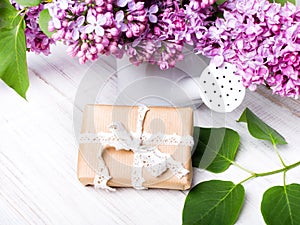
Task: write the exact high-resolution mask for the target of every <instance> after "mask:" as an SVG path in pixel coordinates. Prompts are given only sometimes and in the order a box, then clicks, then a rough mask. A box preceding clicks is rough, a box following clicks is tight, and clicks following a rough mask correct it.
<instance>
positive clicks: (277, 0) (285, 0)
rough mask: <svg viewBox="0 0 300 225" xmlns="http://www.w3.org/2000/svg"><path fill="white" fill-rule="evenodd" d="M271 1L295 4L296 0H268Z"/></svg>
mask: <svg viewBox="0 0 300 225" xmlns="http://www.w3.org/2000/svg"><path fill="white" fill-rule="evenodd" d="M269 1H270V2H271V3H274V2H276V3H279V4H281V5H285V4H286V3H287V2H290V3H293V4H294V5H296V1H295V0H275V1H274V0H269Z"/></svg>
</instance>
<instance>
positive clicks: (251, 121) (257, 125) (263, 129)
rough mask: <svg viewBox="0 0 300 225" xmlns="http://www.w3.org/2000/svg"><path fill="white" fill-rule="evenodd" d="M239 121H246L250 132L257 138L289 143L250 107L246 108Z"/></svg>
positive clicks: (274, 142)
mask: <svg viewBox="0 0 300 225" xmlns="http://www.w3.org/2000/svg"><path fill="white" fill-rule="evenodd" d="M238 122H246V123H247V124H248V130H249V132H250V134H251V135H252V136H253V137H255V138H258V139H262V140H267V141H270V142H272V144H273V145H277V144H287V142H286V140H285V139H284V137H283V136H282V135H281V134H279V133H278V132H277V131H276V130H274V129H273V128H272V127H270V126H269V125H267V124H266V123H265V122H264V121H262V120H261V119H260V118H259V117H258V116H256V115H255V114H254V113H253V112H252V111H251V110H250V109H248V108H246V109H245V110H244V112H243V113H242V115H241V117H240V118H239V120H238Z"/></svg>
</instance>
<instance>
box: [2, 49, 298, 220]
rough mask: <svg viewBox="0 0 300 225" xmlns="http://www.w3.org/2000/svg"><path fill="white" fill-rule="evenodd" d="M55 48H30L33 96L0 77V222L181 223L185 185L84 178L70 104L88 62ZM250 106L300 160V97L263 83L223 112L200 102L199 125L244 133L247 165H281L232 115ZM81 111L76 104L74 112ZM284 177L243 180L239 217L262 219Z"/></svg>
mask: <svg viewBox="0 0 300 225" xmlns="http://www.w3.org/2000/svg"><path fill="white" fill-rule="evenodd" d="M52 51H53V54H52V55H51V56H49V57H45V56H38V55H34V54H29V56H28V63H29V77H30V84H31V85H30V88H29V90H28V93H27V99H28V101H25V100H23V99H21V98H20V97H19V96H17V95H16V94H15V93H14V92H13V91H12V90H11V89H9V88H8V87H6V86H5V85H4V84H3V83H2V82H1V84H0V105H1V106H0V140H1V141H0V224H1V225H4V224H8V225H15V224H16V225H19V224H20V225H23V224H24V225H25V224H49V225H50V224H57V225H67V224H78V225H82V224H84V225H90V224H91V225H97V224H99V225H100V224H101V225H111V224H123V225H125V224H126V225H128V224H136V225H146V224H151V225H152V224H164V225H167V224H170V225H177V224H178V225H179V224H181V212H182V208H183V204H184V199H185V197H186V195H187V192H183V191H174V190H146V191H137V190H134V189H131V188H119V189H118V191H117V192H115V193H107V192H105V191H102V190H94V189H93V188H92V187H84V186H82V185H81V184H80V183H79V181H78V180H77V178H76V163H77V147H78V144H77V142H76V138H75V136H74V131H73V109H74V105H73V104H74V98H75V94H76V91H77V88H78V85H79V84H80V81H81V79H82V77H83V76H84V74H85V73H86V71H88V68H89V66H90V64H87V65H79V64H78V63H77V60H75V59H71V58H69V57H68V56H67V55H66V54H65V48H64V47H62V46H61V45H59V46H57V47H54V48H53V49H52ZM104 60H106V61H107V62H109V61H110V60H111V58H104ZM103 62H104V61H103ZM107 68H109V67H107ZM107 68H106V69H107ZM108 70H109V69H108ZM87 92H88V90H87ZM111 94H112V95H113V94H114V93H113V92H112V93H111ZM87 95H88V93H87ZM245 107H249V108H250V109H252V110H253V111H254V112H255V113H257V115H258V116H260V117H261V118H262V119H263V120H265V121H266V122H267V123H268V124H270V125H271V126H272V127H274V128H275V129H277V130H278V131H279V132H280V133H281V134H282V135H283V136H284V137H286V139H287V141H288V142H289V145H287V146H284V147H280V148H279V149H280V152H281V153H282V156H283V158H284V160H285V161H286V163H288V164H289V163H294V162H296V161H298V160H300V154H299V152H300V138H299V137H300V119H299V117H300V102H299V101H296V100H293V99H287V98H280V97H278V96H272V95H271V94H270V92H269V91H268V90H265V89H264V88H259V90H258V91H257V92H247V95H246V99H245V100H244V102H243V104H242V105H241V106H240V107H239V108H238V109H237V110H235V111H234V112H232V113H227V114H226V115H225V120H224V117H223V116H224V115H222V114H219V113H212V112H211V111H210V110H208V109H207V108H206V107H205V106H201V107H200V108H199V109H198V110H196V111H195V125H201V126H227V127H231V128H233V129H235V130H237V131H238V132H239V133H240V135H241V146H240V149H239V153H238V155H237V161H238V162H239V163H240V164H242V165H244V166H245V167H247V168H249V169H252V170H254V171H256V172H263V171H267V170H270V169H277V168H280V167H281V164H280V162H279V160H278V158H277V156H276V154H275V152H274V150H272V148H271V146H270V144H269V143H267V142H264V141H258V140H255V139H254V138H252V137H251V136H250V135H249V134H248V131H247V129H246V126H245V125H244V124H239V123H236V122H235V120H236V119H238V117H239V115H240V114H241V112H242V111H243V109H244V108H245ZM80 112H81V111H80V108H78V109H77V108H75V113H80ZM247 176H248V175H247V174H246V173H245V172H243V171H241V170H240V169H238V168H236V167H234V166H231V167H230V168H229V169H228V170H227V171H226V172H224V173H222V174H218V175H216V174H211V173H209V172H207V171H204V170H200V169H194V181H193V183H194V184H197V183H199V182H202V181H205V180H210V179H224V180H232V181H235V182H239V181H241V180H242V179H244V178H246V177H247ZM287 181H288V183H292V182H298V183H300V167H299V168H295V169H293V170H291V171H290V172H288V175H287ZM282 183H283V179H282V175H281V174H280V175H273V176H270V177H264V178H258V179H254V180H250V181H249V182H247V183H245V189H246V199H245V205H244V207H243V209H242V213H241V215H240V217H239V220H238V222H237V224H243V225H248V224H249V225H250V224H252V225H253V224H255V225H259V224H264V222H263V219H262V216H261V214H260V201H261V198H262V194H263V192H264V191H265V190H266V189H267V188H268V187H270V186H273V185H282Z"/></svg>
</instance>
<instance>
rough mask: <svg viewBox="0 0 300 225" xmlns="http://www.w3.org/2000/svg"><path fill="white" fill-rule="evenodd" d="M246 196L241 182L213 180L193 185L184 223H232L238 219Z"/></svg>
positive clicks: (183, 217)
mask: <svg viewBox="0 0 300 225" xmlns="http://www.w3.org/2000/svg"><path fill="white" fill-rule="evenodd" d="M244 197H245V190H244V187H243V186H242V185H241V184H237V185H235V184H234V183H232V182H231V181H221V180H211V181H206V182H203V183H200V184H198V185H196V186H195V187H193V188H192V189H191V191H190V192H189V194H188V196H187V197H186V200H185V204H184V208H183V213H182V224H183V225H231V224H234V223H235V221H236V220H237V218H238V216H239V214H240V211H241V208H242V205H243V202H244Z"/></svg>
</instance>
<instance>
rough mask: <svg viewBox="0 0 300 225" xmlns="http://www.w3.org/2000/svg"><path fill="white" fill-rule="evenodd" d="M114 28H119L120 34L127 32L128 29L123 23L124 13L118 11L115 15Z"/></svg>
mask: <svg viewBox="0 0 300 225" xmlns="http://www.w3.org/2000/svg"><path fill="white" fill-rule="evenodd" d="M115 20H116V27H117V28H119V29H120V30H121V31H122V32H124V31H127V29H128V27H127V25H126V24H125V23H124V12H123V11H118V12H117V13H116V17H115Z"/></svg>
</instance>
